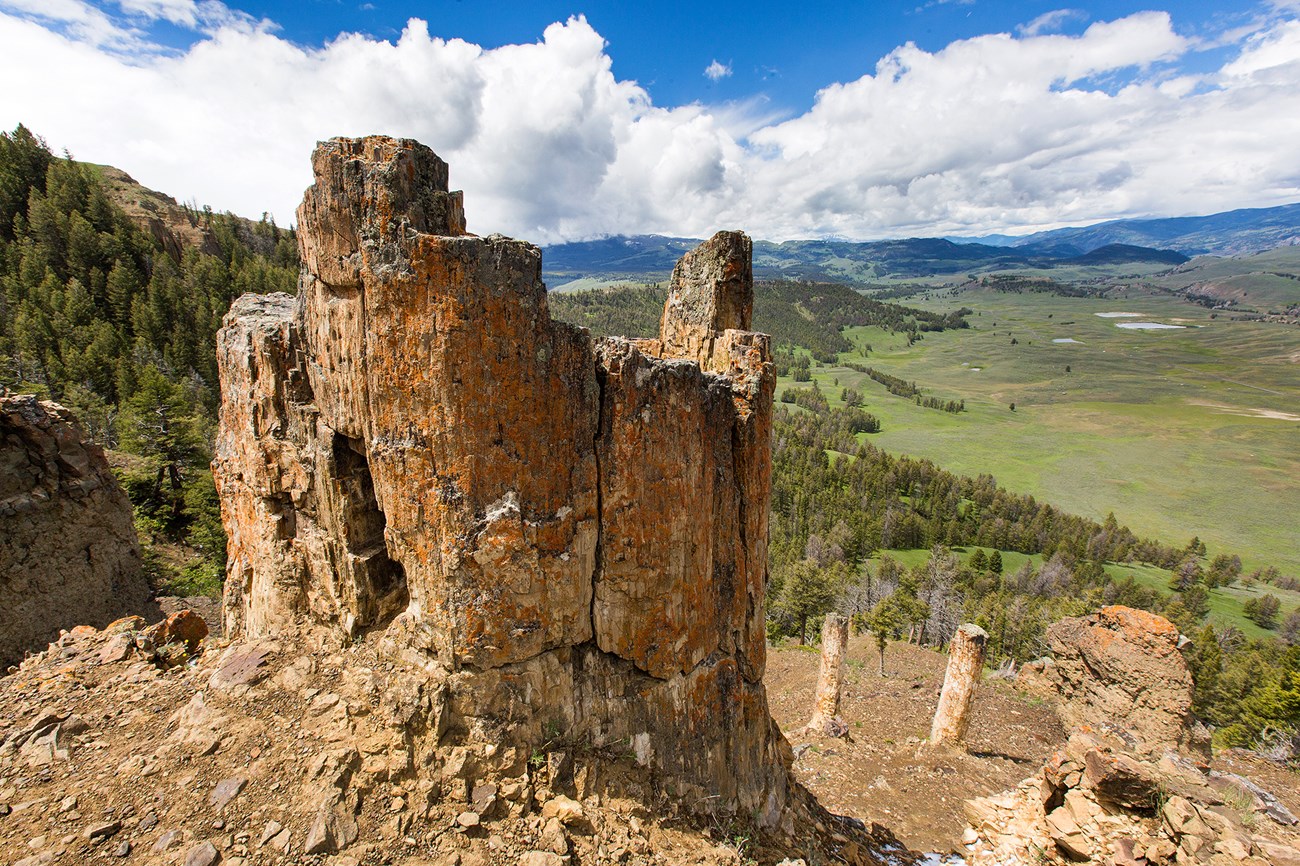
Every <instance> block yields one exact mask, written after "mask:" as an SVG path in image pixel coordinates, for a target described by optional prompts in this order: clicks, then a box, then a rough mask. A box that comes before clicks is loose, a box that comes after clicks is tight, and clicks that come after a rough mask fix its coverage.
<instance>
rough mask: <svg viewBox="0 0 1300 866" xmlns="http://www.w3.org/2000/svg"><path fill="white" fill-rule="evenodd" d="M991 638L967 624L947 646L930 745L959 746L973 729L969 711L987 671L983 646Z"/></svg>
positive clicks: (976, 627)
mask: <svg viewBox="0 0 1300 866" xmlns="http://www.w3.org/2000/svg"><path fill="white" fill-rule="evenodd" d="M988 639H989V636H988V634H987V633H985V631H984V629H982V628H980V627H979V626H977V625H972V624H970V623H967V624H966V625H963V626H962V627H961V628H959V629H957V633H956V634H954V635H953V636H952V643H950V644H949V645H948V672H947V673H946V674H945V675H944V678H943V691H942V692H941V693H940V695H939V708H938V709H936V710H935V711H934V724H933V725H932V726H931V728H930V743H931V744H932V745H936V746H937V745H939V744H941V743H960V742H961V741H962V739H963V738H964V737H965V736H966V728H967V727H968V726H969V725H970V708H971V704H972V703H973V702H974V698H975V684H976V683H978V682H979V680H980V675H981V674H982V673H983V671H984V646H985V644H987V643H988Z"/></svg>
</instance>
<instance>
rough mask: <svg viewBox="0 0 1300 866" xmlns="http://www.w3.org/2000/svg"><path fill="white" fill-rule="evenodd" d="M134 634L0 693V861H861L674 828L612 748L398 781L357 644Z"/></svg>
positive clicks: (404, 692)
mask: <svg viewBox="0 0 1300 866" xmlns="http://www.w3.org/2000/svg"><path fill="white" fill-rule="evenodd" d="M147 633H148V632H146V631H145V630H144V629H143V623H142V622H141V621H140V620H138V619H137V620H131V619H128V620H123V621H120V622H118V623H115V624H113V625H110V626H109V627H108V628H106V629H104V630H103V631H96V630H95V629H92V628H88V627H83V628H77V629H73V630H72V631H71V632H68V633H65V634H64V635H63V636H62V637H61V638H60V639H59V641H58V642H56V643H55V644H54V645H52V646H51V647H50V648H49V650H48V651H47V652H44V653H41V654H38V655H35V656H32V657H30V658H28V659H27V660H26V661H25V662H24V663H23V664H22V666H21V668H20V669H19V670H18V671H17V672H15V673H12V674H10V675H9V676H6V677H3V678H0V744H3V745H0V863H4V864H10V866H37V864H49V863H67V864H73V863H76V864H81V863H117V862H124V863H144V864H185V866H200V864H212V863H217V862H220V863H224V864H229V866H239V864H254V863H259V864H260V863H272V864H274V863H330V864H336V866H346V864H360V863H371V864H379V863H396V864H411V866H432V864H438V866H487V864H507V863H509V864H514V863H522V864H529V866H564V864H616V863H645V864H679V863H680V864H737V866H739V864H742V863H747V862H751V861H754V862H762V863H776V862H779V861H781V860H784V859H785V858H787V857H790V856H798V855H800V854H802V855H804V856H806V857H808V858H810V859H814V860H817V861H819V862H829V861H831V860H832V859H833V860H834V861H836V862H849V863H874V862H881V860H880V859H878V857H877V856H874V855H873V854H872V853H869V851H868V849H867V848H866V847H864V846H861V845H857V844H854V843H853V842H850V841H849V837H850V836H852V837H854V838H856V839H859V840H862V839H864V838H866V834H864V833H862V832H860V830H855V829H854V828H853V827H851V826H849V825H840V824H839V823H838V822H836V821H834V820H828V821H827V822H826V824H825V825H824V826H825V830H824V831H823V830H820V829H819V828H817V827H813V826H807V827H802V828H800V830H801V835H800V838H799V839H798V840H796V841H789V840H786V841H781V840H777V839H775V838H763V839H760V838H757V837H755V836H754V834H753V833H752V830H750V829H747V828H744V827H741V826H740V825H731V824H729V823H725V822H720V821H713V822H710V820H709V819H701V818H699V817H691V815H690V814H689V813H690V811H691V810H690V809H689V808H687V806H688V805H689V804H683V803H680V802H678V801H677V800H675V799H674V798H671V797H668V796H665V795H664V793H663V792H662V791H661V790H660V788H659V786H658V785H656V780H655V779H654V778H653V777H652V776H651V775H650V774H649V773H647V772H646V771H645V770H644V769H642V768H640V767H638V766H637V765H636V762H635V757H634V755H633V754H632V753H631V751H630V749H629V750H624V753H614V752H610V751H604V752H601V753H600V754H595V753H593V752H591V751H590V750H587V749H585V748H584V747H583V746H582V744H580V743H573V742H568V741H565V740H564V738H563V737H562V736H561V735H559V734H558V733H557V736H556V739H555V740H554V741H553V742H551V743H550V744H548V745H547V746H545V747H543V748H539V749H538V750H537V751H536V752H535V753H534V754H532V755H528V756H526V761H525V766H526V770H525V771H524V772H523V773H522V774H521V775H520V776H519V777H517V778H512V779H500V778H498V779H493V780H487V779H482V780H480V779H475V778H474V777H473V776H472V775H469V774H462V776H461V777H456V776H452V777H448V776H446V775H444V776H443V777H439V778H430V777H427V776H419V775H418V774H416V773H414V772H413V771H412V766H411V753H410V751H408V749H407V745H408V743H407V737H408V733H407V732H406V731H405V730H404V726H405V720H406V719H407V718H408V717H409V715H410V714H411V713H412V711H413V705H414V703H415V702H417V701H418V700H419V690H418V689H412V688H411V685H412V683H411V680H410V679H409V677H407V676H405V675H404V674H403V672H402V671H400V670H398V669H397V668H395V667H394V665H393V664H391V663H390V662H388V661H385V660H384V657H383V655H382V654H380V653H378V652H377V651H376V648H375V647H374V646H373V645H371V644H367V643H366V642H361V643H359V644H356V645H351V646H342V645H338V644H331V642H330V640H331V639H330V637H329V635H328V634H326V633H324V632H316V633H313V635H312V637H311V639H310V641H309V645H304V646H289V645H286V644H284V643H283V642H279V641H259V642H256V643H246V644H235V645H230V644H228V643H227V642H225V641H223V640H219V639H215V638H212V637H209V638H207V639H206V640H205V641H204V642H203V644H202V649H201V650H200V651H199V652H197V653H195V654H191V653H190V652H189V651H188V646H187V645H186V644H185V643H184V636H183V635H182V636H181V641H180V642H179V643H170V644H166V645H164V646H162V647H159V648H155V646H154V645H153V643H152V642H151V641H150V640H148V639H146V637H145V635H146V634H147ZM152 634H154V635H155V636H156V635H157V632H156V630H155V631H154V632H152ZM487 748H491V747H490V746H488V747H487ZM473 758H474V756H473V755H465V754H462V755H460V756H459V760H460V762H461V765H462V766H465V765H467V764H472V763H473ZM807 810H808V812H809V813H812V812H815V811H817V810H816V809H815V806H812V805H811V804H809V805H808V807H807ZM840 830H842V831H843V832H839V831H840ZM836 837H838V838H836ZM877 841H878V843H879V844H877V845H874V846H873V847H874V848H875V849H876V851H877V852H879V851H883V850H884V849H886V848H897V846H896V844H894V843H893V840H892V839H891V838H890V837H889V836H888V835H887V834H883V833H882V834H878V837H877ZM823 842H829V843H830V844H831V847H832V848H833V853H832V851H831V850H828V849H825V848H821V849H820V850H819V846H821V845H822V843H823ZM891 859H893V860H894V862H905V860H906V859H907V858H906V857H905V856H904V857H895V858H891Z"/></svg>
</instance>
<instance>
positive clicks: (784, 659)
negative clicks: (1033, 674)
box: [765, 636, 1065, 853]
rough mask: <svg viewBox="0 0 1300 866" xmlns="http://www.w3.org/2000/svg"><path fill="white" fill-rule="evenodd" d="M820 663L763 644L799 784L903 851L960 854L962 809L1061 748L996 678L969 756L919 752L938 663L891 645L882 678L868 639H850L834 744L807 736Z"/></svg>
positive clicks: (1045, 721) (1050, 720) (1034, 711)
mask: <svg viewBox="0 0 1300 866" xmlns="http://www.w3.org/2000/svg"><path fill="white" fill-rule="evenodd" d="M819 659H820V656H819V654H818V652H817V651H815V650H813V649H810V648H807V647H799V646H795V645H789V644H787V645H786V646H783V647H772V648H770V651H769V653H768V661H767V676H766V678H765V682H766V684H767V690H768V700H769V701H770V702H771V706H772V715H773V717H774V718H775V719H776V721H777V724H779V725H780V726H781V730H782V731H784V732H785V735H786V737H787V738H789V740H790V743H791V745H792V746H794V749H795V754H796V756H797V760H796V761H795V772H796V774H797V775H798V777H799V779H800V781H802V782H803V783H804V784H805V785H807V786H808V789H809V790H810V791H812V793H813V794H814V795H815V796H816V797H817V798H818V799H819V800H820V801H821V803H822V805H824V806H825V807H826V808H828V809H830V810H831V811H832V812H835V813H837V814H841V815H849V816H852V817H855V818H861V819H862V820H864V821H867V822H872V821H874V822H877V823H879V824H883V825H885V826H887V827H889V829H890V830H891V831H893V833H894V834H895V835H896V836H897V837H898V838H899V840H900V841H902V842H903V843H904V844H906V845H907V846H908V847H909V848H912V849H914V850H918V851H933V852H938V853H946V852H950V851H961V850H962V845H961V835H962V831H963V830H964V829H965V827H966V820H965V818H964V817H963V815H962V802H963V801H964V800H967V799H969V798H972V797H981V796H986V795H989V794H995V793H998V792H1000V791H1004V790H1007V789H1009V788H1014V787H1015V786H1016V785H1017V784H1019V783H1020V781H1021V780H1023V779H1024V778H1026V777H1028V776H1030V775H1033V774H1034V772H1035V771H1036V770H1038V769H1039V768H1040V767H1041V766H1042V764H1043V762H1044V761H1045V760H1046V758H1047V757H1048V755H1049V754H1050V753H1051V752H1052V751H1053V750H1054V749H1055V748H1056V747H1057V746H1058V745H1059V744H1061V743H1063V742H1064V741H1065V733H1064V731H1063V730H1062V728H1061V725H1060V723H1059V722H1058V721H1057V720H1056V716H1055V714H1054V713H1053V712H1052V709H1051V707H1049V706H1048V705H1046V704H1044V703H1042V702H1039V701H1036V700H1034V699H1031V698H1028V697H1026V696H1024V695H1021V694H1019V693H1018V692H1016V691H1015V690H1013V689H1012V688H1011V687H1010V686H1009V685H1008V684H1006V683H1005V682H1003V681H1000V680H986V681H985V683H984V685H983V687H982V688H981V689H980V690H979V691H978V692H977V693H976V698H975V710H974V717H973V719H972V721H971V727H970V734H969V737H968V739H969V742H968V746H969V752H968V753H967V754H961V753H959V752H953V751H948V750H943V751H932V750H930V749H928V748H925V747H923V746H922V741H923V740H924V739H925V738H926V737H927V736H928V735H929V733H930V722H931V719H932V718H933V717H934V709H935V706H936V704H937V703H938V700H939V689H940V687H941V686H942V684H943V674H944V669H945V666H946V665H947V657H946V656H944V655H940V654H939V653H937V652H934V651H932V650H928V649H920V648H918V647H914V646H908V645H906V644H901V643H898V644H891V645H890V646H889V649H888V650H886V652H885V671H886V674H887V676H885V677H883V678H882V677H881V676H880V674H879V656H878V655H877V653H876V648H875V644H874V643H873V642H872V641H871V638H870V636H854V637H852V638H850V640H849V651H848V655H847V663H846V667H845V679H844V692H843V699H842V702H841V707H840V715H841V717H842V718H843V719H844V721H845V722H846V723H847V724H848V726H849V738H847V739H843V740H836V739H824V738H819V737H806V736H804V735H803V734H802V732H801V731H800V728H802V727H803V725H805V724H806V723H807V722H808V717H809V715H810V714H811V711H812V695H813V689H814V687H815V686H816V682H817V668H818V663H819Z"/></svg>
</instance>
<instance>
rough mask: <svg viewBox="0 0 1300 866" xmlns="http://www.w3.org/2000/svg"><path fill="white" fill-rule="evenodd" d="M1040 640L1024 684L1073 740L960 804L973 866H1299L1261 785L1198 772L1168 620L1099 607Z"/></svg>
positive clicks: (1196, 740)
mask: <svg viewBox="0 0 1300 866" xmlns="http://www.w3.org/2000/svg"><path fill="white" fill-rule="evenodd" d="M1048 636H1049V640H1050V643H1051V646H1052V650H1053V653H1054V655H1055V660H1054V662H1048V663H1038V664H1036V665H1035V666H1032V667H1030V669H1029V674H1028V676H1027V683H1024V684H1022V685H1024V686H1026V687H1027V688H1028V689H1030V690H1031V691H1034V692H1036V693H1039V694H1045V695H1047V696H1049V697H1051V698H1052V699H1054V700H1056V701H1057V711H1058V713H1059V715H1060V716H1061V718H1062V720H1063V721H1072V722H1074V727H1073V730H1072V732H1071V734H1070V737H1069V740H1068V742H1067V744H1066V746H1065V748H1064V749H1062V750H1060V751H1058V752H1056V753H1055V754H1053V755H1052V756H1051V757H1050V758H1049V759H1048V760H1047V762H1046V764H1045V765H1044V767H1043V769H1042V772H1041V773H1039V774H1038V775H1035V776H1033V777H1031V778H1029V779H1026V780H1025V781H1024V782H1022V783H1021V784H1020V785H1019V787H1017V788H1016V789H1015V790H1013V791H1008V792H1006V793H1003V794H1000V795H997V796H993V797H982V798H979V799H975V800H970V801H968V802H967V803H966V817H967V819H968V820H969V822H970V825H971V827H970V829H969V830H968V831H967V835H966V837H965V839H964V841H965V842H966V843H967V844H966V847H967V852H968V853H967V859H968V861H969V862H970V863H971V864H974V866H982V864H989V866H994V864H996V866H1017V864H1039V863H1044V862H1073V863H1098V864H1110V866H1147V864H1151V866H1161V864H1172V863H1178V864H1191V863H1204V864H1211V866H1231V864H1243V866H1268V864H1273V866H1288V864H1300V831H1298V829H1297V820H1296V818H1295V816H1293V815H1292V814H1291V813H1290V812H1289V811H1288V810H1287V809H1286V808H1285V806H1283V805H1282V804H1281V802H1280V801H1279V800H1278V799H1277V798H1276V797H1274V796H1273V795H1272V794H1270V793H1269V792H1267V791H1265V790H1264V789H1263V788H1262V787H1260V786H1259V785H1257V784H1255V783H1253V782H1251V781H1249V780H1247V779H1244V778H1242V777H1240V776H1238V775H1236V774H1225V773H1219V772H1215V771H1213V770H1210V769H1209V767H1208V765H1207V763H1206V759H1207V755H1208V750H1207V749H1206V748H1205V742H1204V738H1203V736H1201V734H1200V732H1199V731H1196V730H1195V728H1194V723H1193V722H1192V720H1191V714H1190V708H1191V696H1192V680H1191V676H1190V674H1189V672H1188V670H1187V665H1186V663H1185V662H1184V661H1183V658H1182V656H1181V655H1180V654H1179V652H1178V631H1177V629H1175V628H1174V627H1173V625H1172V624H1171V623H1169V621H1168V620H1165V619H1164V618H1162V617H1158V616H1155V615H1154V614H1150V613H1146V612H1145V611H1136V610H1132V609H1130V608H1125V607H1108V608H1104V609H1103V610H1102V611H1101V612H1100V613H1098V614H1096V615H1094V616H1091V617H1085V618H1076V619H1067V620H1062V621H1061V622H1060V623H1057V624H1056V625H1054V626H1052V628H1051V629H1049V631H1048ZM1080 720H1082V721H1080Z"/></svg>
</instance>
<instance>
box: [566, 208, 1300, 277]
mask: <svg viewBox="0 0 1300 866" xmlns="http://www.w3.org/2000/svg"><path fill="white" fill-rule="evenodd" d="M697 243H699V241H698V240H694V239H691V238H678V237H664V236H662V235H635V236H617V237H610V238H604V239H601V240H595V241H581V242H577V243H568V244H557V245H554V246H550V247H546V248H545V249H544V250H543V257H542V261H543V267H544V270H545V272H546V279H547V282H548V283H550V284H551V285H557V284H560V283H564V282H569V281H572V280H577V279H581V278H584V277H587V278H592V277H594V278H601V279H617V278H623V279H644V280H658V279H663V278H664V277H666V276H667V275H668V274H669V273H670V272H671V271H672V268H673V264H674V263H675V262H676V261H677V259H678V258H680V257H681V255H682V253H684V252H686V251H687V250H689V249H691V248H692V247H694V246H695V245H696V244H697ZM1290 244H1300V204H1293V205H1284V206H1282V207H1275V208H1262V209H1246V210H1235V211H1228V212H1226V213H1219V214H1211V215H1209V216H1201V217H1174V218H1170V219H1148V220H1114V221H1111V222H1105V223H1099V224H1097V225H1093V226H1086V227H1083V228H1066V229H1056V230H1053V231H1047V232H1038V233H1036V234H1032V235H1027V236H1024V237H1019V238H1016V237H1010V236H1006V235H989V236H986V237H982V238H908V239H905V240H888V241H867V242H855V241H838V240H809V241H786V242H784V243H779V244H778V243H772V242H769V241H757V242H755V244H754V270H755V274H756V275H757V276H760V277H768V278H772V277H787V278H792V279H828V280H838V281H843V282H848V283H857V284H861V283H869V282H872V281H875V280H881V279H885V278H893V279H908V278H920V277H928V276H933V275H935V274H963V273H972V272H987V271H993V270H1010V269H1021V268H1068V267H1102V266H1106V267H1110V266H1124V265H1130V264H1131V265H1137V266H1142V267H1143V269H1145V270H1147V271H1150V270H1151V268H1152V266H1161V265H1163V266H1166V267H1173V266H1176V265H1179V264H1182V263H1183V262H1186V261H1187V260H1188V258H1189V257H1190V256H1194V255H1204V254H1210V255H1242V254H1247V253H1254V252H1259V251H1261V250H1268V249H1273V248H1275V247H1279V246H1286V245H1290Z"/></svg>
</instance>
